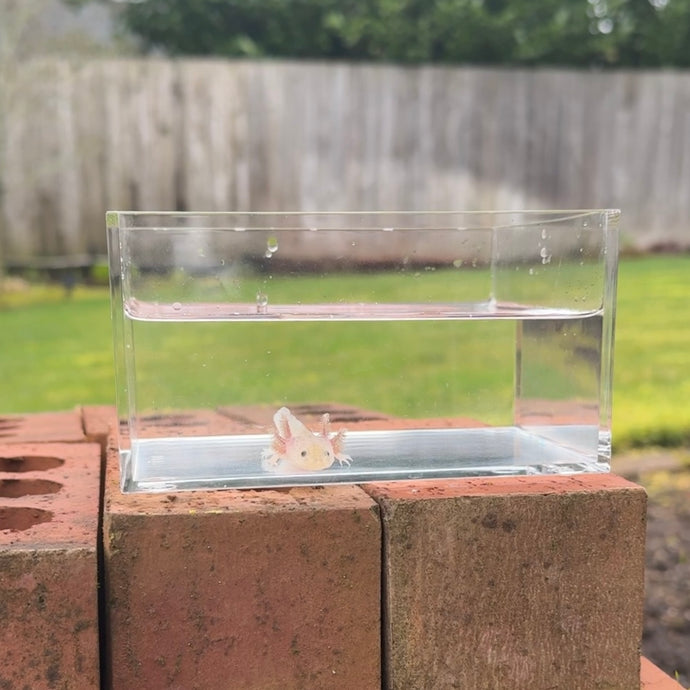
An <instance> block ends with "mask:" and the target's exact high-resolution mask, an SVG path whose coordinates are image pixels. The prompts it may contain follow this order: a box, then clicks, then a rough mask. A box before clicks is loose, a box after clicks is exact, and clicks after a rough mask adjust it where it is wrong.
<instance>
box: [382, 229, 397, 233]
mask: <svg viewBox="0 0 690 690" xmlns="http://www.w3.org/2000/svg"><path fill="white" fill-rule="evenodd" d="M393 230H395V228H383V231H384V232H393Z"/></svg>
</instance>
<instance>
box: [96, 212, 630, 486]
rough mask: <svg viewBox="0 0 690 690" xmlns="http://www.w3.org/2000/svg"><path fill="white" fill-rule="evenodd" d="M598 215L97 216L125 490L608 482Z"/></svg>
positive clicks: (606, 249)
mask: <svg viewBox="0 0 690 690" xmlns="http://www.w3.org/2000/svg"><path fill="white" fill-rule="evenodd" d="M618 219H619V212H618V211H615V210H596V211H560V212H555V211H546V212H500V213H483V212H476V213H280V214H278V213H126V212H110V213H108V214H107V226H108V249H109V256H110V279H111V293H112V317H113V330H114V341H115V359H116V376H117V407H118V414H119V419H120V425H119V450H120V468H121V485H122V489H123V491H127V492H129V491H170V490H176V489H186V488H189V489H192V488H224V487H246V488H249V487H271V486H294V485H311V484H326V483H334V482H345V483H361V482H367V481H377V480H391V479H419V478H442V477H467V476H479V475H519V474H562V473H575V472H601V471H608V469H609V462H610V457H611V434H610V418H611V373H612V370H611V365H612V343H613V324H614V307H615V289H616V272H617V262H618V248H617V242H618Z"/></svg>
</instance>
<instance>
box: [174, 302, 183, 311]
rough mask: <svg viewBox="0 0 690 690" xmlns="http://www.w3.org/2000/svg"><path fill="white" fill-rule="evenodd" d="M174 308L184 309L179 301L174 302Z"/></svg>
mask: <svg viewBox="0 0 690 690" xmlns="http://www.w3.org/2000/svg"><path fill="white" fill-rule="evenodd" d="M172 308H173V309H174V310H175V311H180V309H182V305H181V304H180V303H179V302H173V305H172Z"/></svg>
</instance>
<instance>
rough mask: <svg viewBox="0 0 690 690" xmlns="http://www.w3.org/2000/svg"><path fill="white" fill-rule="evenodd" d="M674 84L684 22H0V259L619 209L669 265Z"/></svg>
mask: <svg viewBox="0 0 690 690" xmlns="http://www.w3.org/2000/svg"><path fill="white" fill-rule="evenodd" d="M201 57H202V58H203V59H200V58H201ZM688 65H690V2H688V0H541V1H540V2H531V1H528V0H522V1H520V0H513V1H511V2H504V1H502V0H484V1H482V0H438V1H437V2H424V1H421V0H368V1H367V2H363V1H358V0H350V1H349V2H339V1H336V0H251V1H249V0H245V1H236V0H229V1H225V0H224V1H219V0H143V1H139V2H114V1H112V0H108V1H106V0H63V1H62V2H61V1H60V0H0V77H1V78H0V87H1V88H0V189H1V195H0V250H1V255H2V256H3V257H4V262H5V263H6V264H10V265H22V264H27V265H31V264H32V260H35V259H36V257H44V256H46V255H49V256H65V255H69V256H77V255H79V256H82V257H83V256H96V255H102V254H103V253H104V251H105V237H104V231H103V225H104V223H103V212H104V210H105V209H106V208H114V209H127V210H153V209H155V210H185V209H194V210H248V209H251V210H276V209H280V210H290V209H293V210H294V209H320V210H347V209H374V208H378V209H402V208H405V209H430V210H435V209H478V208H492V209H496V208H536V207H538V208H580V207H620V208H623V210H624V216H623V231H624V246H625V247H626V248H640V249H649V248H657V249H658V248H666V249H668V248H678V247H688V246H690V233H689V232H688V218H690V195H689V194H687V190H688V189H690V107H689V106H690V73H689V72H688V71H686V70H684V69H681V68H687V66H688Z"/></svg>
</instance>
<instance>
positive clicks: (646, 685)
mask: <svg viewBox="0 0 690 690" xmlns="http://www.w3.org/2000/svg"><path fill="white" fill-rule="evenodd" d="M640 681H641V686H640V688H641V690H684V688H683V686H682V685H681V684H680V683H678V682H677V681H675V680H673V678H671V677H670V676H667V675H666V674H665V673H664V672H663V671H662V670H661V669H660V668H657V667H656V666H655V665H654V664H653V663H652V662H651V661H649V659H645V658H644V657H642V664H641V670H640Z"/></svg>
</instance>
